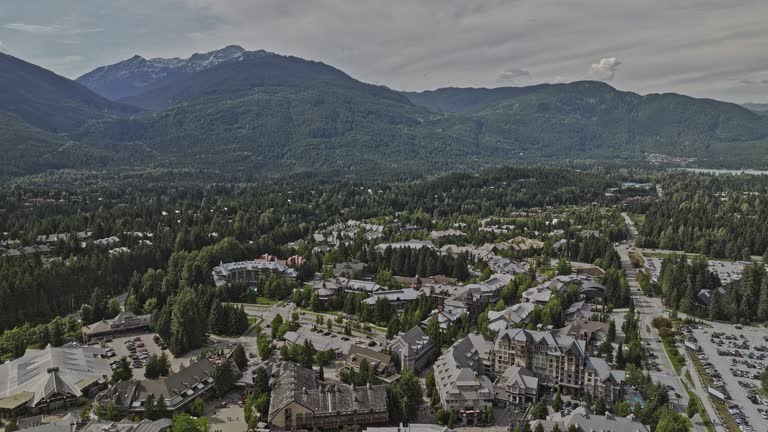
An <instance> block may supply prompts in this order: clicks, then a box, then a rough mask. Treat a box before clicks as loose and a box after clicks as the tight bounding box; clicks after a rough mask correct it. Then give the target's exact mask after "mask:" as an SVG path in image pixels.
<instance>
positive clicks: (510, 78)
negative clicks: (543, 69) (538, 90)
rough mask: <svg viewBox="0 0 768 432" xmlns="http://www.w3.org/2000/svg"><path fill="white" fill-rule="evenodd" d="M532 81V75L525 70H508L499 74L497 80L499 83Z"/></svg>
mask: <svg viewBox="0 0 768 432" xmlns="http://www.w3.org/2000/svg"><path fill="white" fill-rule="evenodd" d="M530 79H531V73H530V72H528V71H527V70H525V69H514V68H513V69H506V70H505V71H504V72H502V73H500V74H499V77H498V78H496V81H497V82H513V83H517V82H520V81H527V80H530Z"/></svg>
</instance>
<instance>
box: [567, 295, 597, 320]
mask: <svg viewBox="0 0 768 432" xmlns="http://www.w3.org/2000/svg"><path fill="white" fill-rule="evenodd" d="M564 315H565V319H568V320H575V319H580V320H588V319H590V318H591V317H592V305H591V304H589V303H587V302H585V301H583V300H581V301H577V302H575V303H573V304H572V305H571V306H570V307H569V308H568V309H566V311H565V314H564Z"/></svg>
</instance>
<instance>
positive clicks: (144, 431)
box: [67, 418, 173, 432]
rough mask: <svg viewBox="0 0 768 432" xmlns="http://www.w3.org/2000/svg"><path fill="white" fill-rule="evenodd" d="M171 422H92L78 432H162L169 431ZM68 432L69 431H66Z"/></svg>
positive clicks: (161, 420)
mask: <svg viewBox="0 0 768 432" xmlns="http://www.w3.org/2000/svg"><path fill="white" fill-rule="evenodd" d="M171 426H173V421H172V420H171V419H169V418H161V419H157V420H154V421H152V420H149V419H143V420H140V421H131V420H129V419H123V420H120V421H118V422H114V421H113V422H101V421H100V422H92V423H88V424H86V425H85V427H83V428H82V429H80V432H163V431H167V430H169V429H171ZM67 432H69V431H67Z"/></svg>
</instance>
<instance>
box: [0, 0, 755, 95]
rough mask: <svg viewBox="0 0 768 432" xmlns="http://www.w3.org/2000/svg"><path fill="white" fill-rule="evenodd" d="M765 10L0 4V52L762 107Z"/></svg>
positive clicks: (364, 2) (627, 2) (89, 62)
mask: <svg viewBox="0 0 768 432" xmlns="http://www.w3.org/2000/svg"><path fill="white" fill-rule="evenodd" d="M767 18H768V1H766V0H642V1H638V0H378V1H374V0H343V1H342V0H2V1H1V2H0V51H2V52H5V53H7V54H11V55H14V56H16V57H20V58H22V59H24V60H27V61H29V62H32V63H35V64H38V65H40V66H43V67H45V68H48V69H51V70H53V71H54V72H57V73H59V74H61V75H64V76H67V77H70V78H76V77H77V76H79V75H81V74H83V73H85V72H88V71H90V70H92V69H94V68H96V67H98V66H102V65H106V64H112V63H116V62H119V61H121V60H125V59H127V58H129V57H131V56H133V55H135V54H138V55H141V56H143V57H145V58H153V57H188V56H189V55H191V54H193V53H195V52H206V51H211V50H215V49H219V48H222V47H224V46H226V45H230V44H234V45H240V46H242V47H244V48H245V49H248V50H258V49H265V50H267V51H272V52H276V53H279V54H286V55H295V56H298V57H302V58H306V59H312V60H318V61H322V62H325V63H327V64H330V65H332V66H335V67H337V68H339V69H342V70H343V71H345V72H346V73H348V74H350V75H352V76H353V77H355V78H357V79H359V80H361V81H365V82H369V83H373V84H382V85H386V86H388V87H391V88H394V89H398V90H409V91H416V90H428V89H434V88H440V87H450V86H452V87H499V86H523V85H531V84H537V83H542V82H570V81H576V80H584V79H593V80H601V81H605V82H608V83H610V84H611V85H613V86H615V87H617V88H619V89H622V90H630V91H635V92H639V93H643V94H645V93H661V92H676V93H683V94H688V95H691V96H696V97H709V98H715V99H721V100H727V101H733V102H739V103H741V102H762V103H766V102H768V25H767V24H766V19H767Z"/></svg>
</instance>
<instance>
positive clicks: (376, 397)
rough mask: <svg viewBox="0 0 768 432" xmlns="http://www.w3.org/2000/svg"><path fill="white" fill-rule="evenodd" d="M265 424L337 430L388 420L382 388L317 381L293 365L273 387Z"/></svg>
mask: <svg viewBox="0 0 768 432" xmlns="http://www.w3.org/2000/svg"><path fill="white" fill-rule="evenodd" d="M267 419H268V422H269V424H270V425H271V426H272V427H275V428H279V429H285V430H290V429H309V430H312V429H314V428H318V429H338V428H340V427H342V426H355V425H357V426H366V425H375V424H384V423H387V421H389V411H388V409H387V390H386V387H385V386H383V385H370V384H369V385H367V386H360V387H356V386H354V385H345V384H325V383H322V382H318V380H317V377H316V376H315V373H314V372H313V371H311V370H309V369H305V368H302V367H299V366H297V365H292V367H289V368H287V369H286V370H284V371H283V372H282V374H281V375H280V376H279V377H278V378H277V380H275V382H274V385H273V386H272V391H271V399H270V403H269V414H268V417H267Z"/></svg>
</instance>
